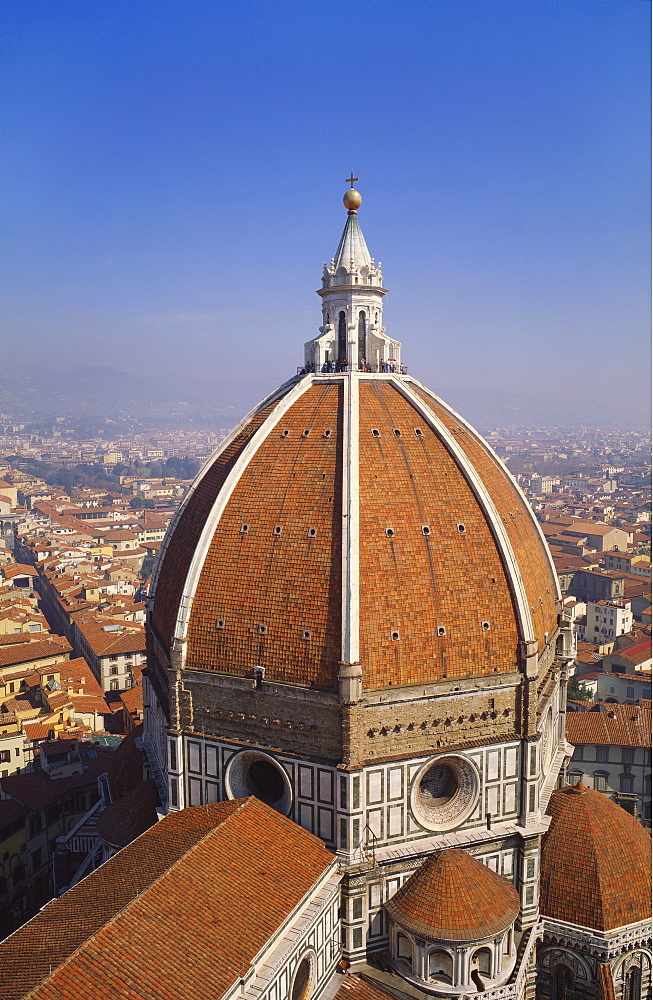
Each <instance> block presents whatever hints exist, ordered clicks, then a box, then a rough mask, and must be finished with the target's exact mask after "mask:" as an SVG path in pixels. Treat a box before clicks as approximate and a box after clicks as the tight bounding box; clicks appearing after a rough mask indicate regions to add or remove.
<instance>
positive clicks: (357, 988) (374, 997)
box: [334, 973, 396, 1000]
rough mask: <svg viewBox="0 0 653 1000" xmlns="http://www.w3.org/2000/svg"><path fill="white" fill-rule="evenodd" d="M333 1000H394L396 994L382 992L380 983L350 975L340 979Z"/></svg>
mask: <svg viewBox="0 0 653 1000" xmlns="http://www.w3.org/2000/svg"><path fill="white" fill-rule="evenodd" d="M334 1000H396V994H394V993H390V992H389V991H386V990H384V989H383V987H382V985H381V983H377V982H372V980H370V979H367V977H365V976H357V975H355V974H353V973H350V974H348V975H346V976H343V977H342V985H341V987H340V989H339V990H338V992H337V993H336V995H335V997H334Z"/></svg>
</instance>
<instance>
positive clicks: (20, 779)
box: [0, 745, 114, 996]
mask: <svg viewBox="0 0 653 1000" xmlns="http://www.w3.org/2000/svg"><path fill="white" fill-rule="evenodd" d="M88 750H92V751H95V753H96V755H97V756H95V757H91V758H90V759H89V757H88ZM113 753H114V751H113V750H110V749H109V748H108V747H101V746H100V747H88V748H87V747H86V746H85V745H84V746H83V747H82V756H83V758H84V771H83V773H82V774H75V775H71V776H70V777H68V778H57V779H56V780H55V781H52V780H51V779H50V778H48V777H46V775H45V774H43V773H41V772H40V771H27V772H24V773H22V774H10V775H8V777H6V778H0V789H2V792H3V794H4V795H8V796H10V797H11V798H12V799H15V800H16V801H17V802H21V803H22V804H23V805H26V806H28V807H29V808H30V809H40V808H41V807H42V806H44V805H47V804H48V802H52V801H53V800H54V799H57V798H59V797H60V796H61V795H62V794H63V793H64V792H66V791H70V790H72V789H74V788H88V787H92V788H95V787H97V779H98V777H99V776H100V775H101V774H104V772H105V771H107V770H108V767H109V764H110V761H111V757H112V754H113ZM1 995H2V994H1V993H0V996H1Z"/></svg>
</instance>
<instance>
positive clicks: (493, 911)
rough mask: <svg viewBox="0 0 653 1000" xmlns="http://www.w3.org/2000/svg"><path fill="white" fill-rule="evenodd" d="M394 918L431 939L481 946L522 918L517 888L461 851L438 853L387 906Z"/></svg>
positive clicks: (409, 880) (419, 869)
mask: <svg viewBox="0 0 653 1000" xmlns="http://www.w3.org/2000/svg"><path fill="white" fill-rule="evenodd" d="M385 908H386V910H387V911H388V913H389V914H390V916H391V917H392V919H393V920H394V921H395V922H396V923H398V924H399V925H400V926H402V927H405V928H406V929H407V930H410V931H412V932H413V933H415V934H419V935H421V936H423V937H427V938H430V939H431V940H440V941H479V940H481V939H483V938H488V937H491V936H492V935H493V934H498V933H500V932H502V931H504V930H506V928H507V927H509V926H510V924H511V923H512V922H513V920H514V919H515V918H516V916H517V914H518V913H519V908H520V903H519V894H518V892H517V890H516V889H515V887H514V886H513V885H512V883H510V882H508V881H507V880H506V879H505V878H502V877H501V875H497V874H496V872H493V871H491V869H490V868H486V867H485V865H484V864H482V863H481V862H480V861H477V860H476V858H473V857H472V856H471V854H468V853H467V852H466V851H461V850H459V849H458V848H451V849H449V850H444V851H439V852H437V853H435V854H432V855H431V857H429V858H428V859H427V860H426V861H425V862H424V864H423V865H422V866H421V868H418V870H417V871H416V872H415V873H414V874H413V875H411V877H410V878H409V879H408V881H407V882H405V883H404V885H402V887H401V889H399V891H398V892H397V893H395V895H394V896H393V897H392V899H390V900H389V902H387V903H386V907H385Z"/></svg>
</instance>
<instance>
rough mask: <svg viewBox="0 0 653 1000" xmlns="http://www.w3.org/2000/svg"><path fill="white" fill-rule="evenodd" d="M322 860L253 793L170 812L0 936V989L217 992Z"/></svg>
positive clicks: (17, 992)
mask: <svg viewBox="0 0 653 1000" xmlns="http://www.w3.org/2000/svg"><path fill="white" fill-rule="evenodd" d="M289 857H292V859H293V863H292V864H288V858H289ZM332 864H335V858H334V856H333V855H332V854H330V852H329V851H327V849H326V848H325V847H324V845H323V844H322V842H321V841H319V840H318V839H317V837H314V836H313V835H312V834H310V833H308V832H307V831H305V830H303V829H302V828H301V827H299V826H297V825H296V824H295V823H293V822H291V820H288V819H286V818H285V817H283V816H280V815H279V813H276V812H274V811H273V810H272V809H270V808H269V807H268V806H265V805H264V804H263V803H262V802H259V801H258V800H257V799H253V798H250V799H239V800H235V801H232V802H221V803H218V804H216V805H210V806H196V807H194V808H190V809H184V810H183V811H182V812H178V813H172V814H170V815H169V816H167V817H166V818H165V819H164V820H162V821H161V822H160V823H157V824H156V826H153V827H151V829H149V830H148V831H146V832H145V833H144V834H143V835H142V836H141V837H139V838H138V839H137V840H135V841H134V842H133V843H131V844H129V846H128V847H125V848H124V850H122V851H121V852H120V853H119V854H117V855H115V856H114V857H113V858H110V859H109V861H107V862H105V864H104V865H102V866H101V868H99V869H98V870H97V871H95V872H93V873H92V874H90V875H88V876H87V877H86V878H85V879H83V881H82V882H80V883H79V884H78V885H77V886H75V887H74V888H73V889H70V890H69V891H68V892H66V893H65V894H64V895H63V896H61V897H60V898H59V899H56V900H53V901H52V902H50V903H48V905H47V906H46V907H44V909H43V910H42V911H41V912H40V913H38V914H37V915H36V916H35V917H34V918H33V919H32V920H30V921H29V922H28V923H27V924H25V925H24V926H23V927H21V928H20V929H19V930H18V931H16V932H15V933H14V934H12V935H11V936H10V937H9V938H7V939H6V940H5V941H4V942H2V944H0V1000H20V998H23V997H26V996H27V995H29V997H30V1000H62V998H70V1000H80V998H81V997H92V998H93V1000H125V998H130V1000H179V998H180V997H183V998H184V1000H206V998H207V997H216V998H217V997H221V996H222V995H223V993H224V992H225V990H227V989H228V988H229V987H230V986H231V985H232V984H233V983H234V981H235V980H236V979H237V978H238V976H239V975H241V974H242V973H243V971H244V970H246V969H247V967H248V965H249V963H250V962H251V961H252V959H253V958H254V957H255V956H256V954H257V953H258V952H259V951H260V949H261V948H262V947H263V946H264V945H265V944H266V943H267V942H268V941H269V940H270V938H271V937H272V936H273V935H274V933H275V931H276V930H277V929H278V928H279V927H280V925H281V924H282V923H283V922H284V921H285V920H286V918H287V917H288V916H289V915H290V914H291V913H292V912H293V910H294V909H295V907H296V906H297V905H298V904H299V903H300V902H301V900H302V899H303V898H304V896H305V895H306V894H307V893H308V892H309V891H310V890H311V888H312V887H313V886H314V884H315V883H316V881H317V880H318V879H319V878H320V877H321V876H322V875H323V874H324V873H325V872H326V871H327V870H328V869H329V867H330V866H331V865H332ZM51 970H52V971H51Z"/></svg>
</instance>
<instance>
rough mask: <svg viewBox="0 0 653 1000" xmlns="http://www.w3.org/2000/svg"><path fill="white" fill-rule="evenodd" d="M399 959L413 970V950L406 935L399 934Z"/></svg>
mask: <svg viewBox="0 0 653 1000" xmlns="http://www.w3.org/2000/svg"><path fill="white" fill-rule="evenodd" d="M397 958H399V959H401V961H402V962H405V963H406V965H407V966H408V968H409V969H411V971H412V968H413V948H412V945H411V943H410V941H409V940H408V938H407V937H406V935H405V934H397Z"/></svg>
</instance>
